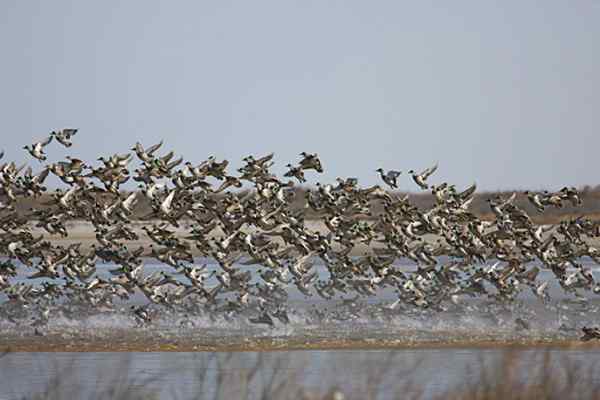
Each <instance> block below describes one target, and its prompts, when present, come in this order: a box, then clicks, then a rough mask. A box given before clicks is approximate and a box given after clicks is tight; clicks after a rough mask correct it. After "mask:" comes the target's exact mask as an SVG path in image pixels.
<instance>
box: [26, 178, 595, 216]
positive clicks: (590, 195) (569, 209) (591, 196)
mask: <svg viewBox="0 0 600 400" xmlns="http://www.w3.org/2000/svg"><path fill="white" fill-rule="evenodd" d="M306 191H307V188H305V187H297V188H296V189H295V194H294V201H293V202H292V203H291V207H290V208H291V209H292V210H293V211H297V210H301V209H302V210H304V213H305V214H304V215H305V218H306V219H307V220H311V219H316V218H317V215H316V214H315V213H314V211H312V209H310V208H305V206H306V200H305V193H306ZM515 191H516V192H517V193H521V194H520V195H519V196H518V197H517V199H516V200H515V202H514V204H515V205H516V206H518V207H519V208H521V209H523V210H524V211H525V212H526V213H527V214H528V215H529V216H531V218H532V220H533V221H534V222H535V223H538V224H555V223H558V222H560V221H561V220H566V219H570V218H577V217H580V216H585V217H587V218H590V219H593V220H600V186H596V187H591V186H585V187H584V188H582V189H581V198H582V200H583V205H582V206H579V207H573V206H571V205H570V203H568V202H566V203H565V206H564V207H562V208H555V207H547V208H546V210H545V211H544V213H543V214H541V213H539V212H537V211H536V210H535V208H534V207H533V206H532V205H531V203H529V201H527V197H526V196H525V195H524V194H522V192H523V190H515ZM515 191H496V192H480V193H476V194H475V196H474V199H473V202H472V203H471V206H470V211H471V212H472V213H473V214H475V215H476V216H477V217H478V218H481V219H486V220H493V219H494V215H493V214H492V212H491V210H490V207H489V204H488V203H487V200H489V199H492V198H494V197H496V196H502V197H503V198H507V197H509V196H510V195H511V194H512V193H513V192H515ZM237 194H238V196H240V197H243V196H245V195H247V194H248V190H241V191H238V192H237ZM395 195H398V196H403V195H407V196H408V197H409V199H410V202H411V204H413V205H415V206H416V207H418V208H420V209H422V210H424V209H429V208H431V207H432V206H434V204H435V200H434V197H433V195H432V194H431V193H429V192H426V193H403V192H396V193H395ZM104 196H106V197H107V198H109V197H110V195H106V194H105V195H104ZM216 196H220V195H216ZM110 198H111V199H112V198H113V197H110ZM51 201H52V199H51V197H50V194H45V195H42V196H41V197H39V198H37V199H36V198H20V199H19V202H18V204H17V209H18V210H19V211H20V212H21V213H22V215H26V214H27V211H28V210H30V209H31V208H36V209H40V208H44V207H45V205H46V204H48V203H50V202H51ZM151 211H152V209H151V207H150V204H149V203H148V201H147V199H145V198H144V196H140V197H139V203H138V205H137V206H136V214H135V215H134V216H133V218H134V219H136V218H137V219H139V218H141V217H143V216H145V215H147V214H149V213H150V212H151ZM382 212H383V210H382V208H381V203H380V202H376V203H374V204H372V213H373V216H374V217H376V216H378V215H379V214H381V213H382Z"/></svg>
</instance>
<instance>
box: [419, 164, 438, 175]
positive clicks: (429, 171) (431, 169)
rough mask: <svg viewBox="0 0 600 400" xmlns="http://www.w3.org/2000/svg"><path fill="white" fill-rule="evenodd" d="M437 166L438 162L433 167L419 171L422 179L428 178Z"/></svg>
mask: <svg viewBox="0 0 600 400" xmlns="http://www.w3.org/2000/svg"><path fill="white" fill-rule="evenodd" d="M437 168H438V163H435V165H434V166H433V167H429V168H427V169H426V170H425V171H423V172H421V176H422V177H423V179H427V178H429V177H430V176H431V175H432V174H433V173H434V172H435V171H436V170H437Z"/></svg>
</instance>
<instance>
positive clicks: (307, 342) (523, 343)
mask: <svg viewBox="0 0 600 400" xmlns="http://www.w3.org/2000/svg"><path fill="white" fill-rule="evenodd" d="M126 336H127V338H123V337H122V336H119V335H114V336H111V337H109V338H107V339H103V340H100V339H90V338H89V337H85V336H81V337H74V338H69V339H65V338H64V337H63V336H61V335H60V334H50V335H48V336H45V337H37V336H20V335H19V336H16V335H15V336H14V337H11V336H5V335H3V340H2V347H0V351H8V352H156V351H159V352H213V351H219V352H220V351H224V352H244V351H283V350H286V351H288V350H382V349H389V350H400V349H441V348H444V349H447V348H490V349H497V348H516V349H545V348H553V349H586V348H595V349H596V348H600V340H598V341H594V340H593V341H588V342H582V341H580V340H578V339H576V338H547V337H542V338H537V337H536V338H528V337H522V338H518V337H517V338H511V339H500V338H493V337H491V336H488V335H481V336H476V337H472V338H468V339H465V338H464V336H463V335H459V334H457V333H455V332H454V333H448V335H447V337H444V338H443V339H441V338H440V339H433V340H431V339H423V340H421V339H419V340H412V341H411V340H406V339H375V338H368V337H365V338H357V339H342V340H339V339H325V338H306V337H303V338H289V339H288V338H278V337H268V338H267V337H265V338H253V339H252V341H238V342H233V341H232V342H229V343H222V344H216V343H211V341H197V340H194V339H187V338H176V339H175V338H174V339H168V340H166V339H160V338H151V337H149V336H148V337H147V336H144V337H137V338H132V337H131V336H132V334H131V333H129V334H127V335H126ZM132 339H133V340H132Z"/></svg>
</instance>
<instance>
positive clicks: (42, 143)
mask: <svg viewBox="0 0 600 400" xmlns="http://www.w3.org/2000/svg"><path fill="white" fill-rule="evenodd" d="M53 138H54V136H52V135H50V136H48V137H47V138H46V140H44V141H43V142H40V144H41V145H42V147H44V146H46V145H48V144H49V143H50V142H51V141H52V139H53Z"/></svg>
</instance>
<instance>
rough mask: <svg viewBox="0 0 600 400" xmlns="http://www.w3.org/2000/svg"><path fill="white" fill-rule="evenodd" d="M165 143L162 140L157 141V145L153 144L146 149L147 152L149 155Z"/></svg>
mask: <svg viewBox="0 0 600 400" xmlns="http://www.w3.org/2000/svg"><path fill="white" fill-rule="evenodd" d="M162 145H163V141H162V140H161V141H160V142H158V143H156V144H155V145H152V146H150V147H148V149H147V150H146V153H147V154H148V155H152V154H153V153H154V152H155V151H156V150H158V149H159V148H160V146H162Z"/></svg>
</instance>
